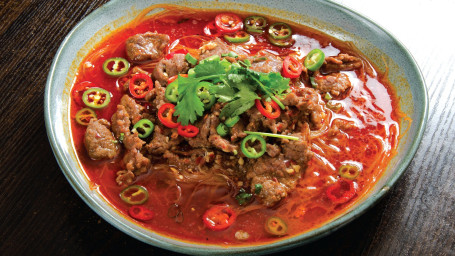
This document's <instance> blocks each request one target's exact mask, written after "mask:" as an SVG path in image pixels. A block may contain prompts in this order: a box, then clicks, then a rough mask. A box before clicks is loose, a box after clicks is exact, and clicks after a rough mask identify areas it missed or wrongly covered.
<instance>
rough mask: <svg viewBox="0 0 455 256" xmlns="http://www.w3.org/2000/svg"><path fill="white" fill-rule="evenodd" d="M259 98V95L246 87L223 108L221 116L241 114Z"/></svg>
mask: <svg viewBox="0 0 455 256" xmlns="http://www.w3.org/2000/svg"><path fill="white" fill-rule="evenodd" d="M255 99H259V97H258V95H257V94H256V93H255V92H254V91H251V90H249V89H248V88H247V87H244V88H243V89H241V90H240V91H238V92H237V93H236V94H235V99H234V100H232V101H230V102H229V103H228V104H226V106H224V108H223V109H222V110H221V113H220V116H221V117H226V118H229V117H235V116H239V115H241V114H242V113H243V112H245V111H247V110H248V109H250V108H251V107H252V106H254V100H255Z"/></svg>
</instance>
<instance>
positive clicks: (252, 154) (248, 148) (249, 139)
mask: <svg viewBox="0 0 455 256" xmlns="http://www.w3.org/2000/svg"><path fill="white" fill-rule="evenodd" d="M256 141H258V142H259V143H260V145H259V147H260V150H259V151H257V150H256V148H255V147H253V146H252V145H247V144H250V143H251V144H253V143H255V142H256ZM240 149H241V150H242V153H243V154H244V155H245V156H246V157H248V158H259V157H261V156H262V155H264V153H265V151H266V143H265V140H264V138H262V137H261V136H259V135H256V134H250V135H248V136H246V137H245V138H244V139H243V140H242V144H241V145H240Z"/></svg>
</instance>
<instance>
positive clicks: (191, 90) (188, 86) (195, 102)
mask: <svg viewBox="0 0 455 256" xmlns="http://www.w3.org/2000/svg"><path fill="white" fill-rule="evenodd" d="M198 82H199V81H198V79H196V78H189V77H188V78H186V77H181V76H179V77H178V84H179V87H178V93H179V98H178V101H177V105H176V106H175V112H174V116H178V119H177V122H180V123H181V124H182V125H188V123H194V122H195V121H196V120H197V118H198V117H199V116H202V114H203V113H204V103H202V102H201V100H200V99H199V97H198V96H197V94H196V88H197V85H198Z"/></svg>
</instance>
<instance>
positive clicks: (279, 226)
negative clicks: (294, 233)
mask: <svg viewBox="0 0 455 256" xmlns="http://www.w3.org/2000/svg"><path fill="white" fill-rule="evenodd" d="M265 231H267V233H269V234H271V235H275V236H283V235H286V233H287V232H288V226H287V225H286V222H284V220H282V219H281V218H278V217H270V218H269V219H268V220H267V221H266V222H265Z"/></svg>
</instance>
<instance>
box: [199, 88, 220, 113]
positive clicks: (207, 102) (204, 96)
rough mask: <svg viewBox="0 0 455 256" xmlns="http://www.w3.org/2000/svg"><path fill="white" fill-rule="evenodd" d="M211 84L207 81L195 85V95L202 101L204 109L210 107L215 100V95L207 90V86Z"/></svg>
mask: <svg viewBox="0 0 455 256" xmlns="http://www.w3.org/2000/svg"><path fill="white" fill-rule="evenodd" d="M210 86H212V84H211V83H209V82H200V83H199V84H198V85H197V87H196V95H197V96H198V97H199V99H200V100H201V101H202V103H204V109H205V110H208V109H210V108H211V107H212V106H213V104H215V102H216V98H215V95H213V94H211V93H210V92H209V88H210Z"/></svg>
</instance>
